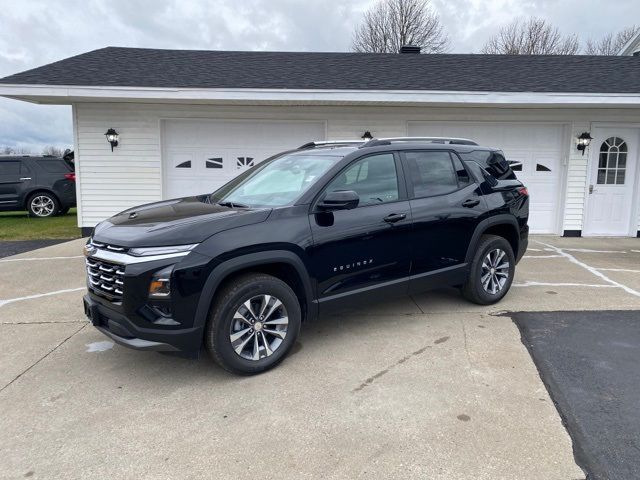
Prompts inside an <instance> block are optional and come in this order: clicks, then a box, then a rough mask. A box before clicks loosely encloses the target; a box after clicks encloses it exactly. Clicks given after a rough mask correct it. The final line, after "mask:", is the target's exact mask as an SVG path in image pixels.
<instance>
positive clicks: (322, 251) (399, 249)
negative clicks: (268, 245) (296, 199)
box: [309, 152, 411, 311]
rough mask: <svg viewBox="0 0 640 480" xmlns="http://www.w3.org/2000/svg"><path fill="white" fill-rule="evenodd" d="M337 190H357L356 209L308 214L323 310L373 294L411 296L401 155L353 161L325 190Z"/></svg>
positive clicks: (312, 262) (407, 212)
mask: <svg viewBox="0 0 640 480" xmlns="http://www.w3.org/2000/svg"><path fill="white" fill-rule="evenodd" d="M334 190H353V191H355V192H356V193H357V194H358V195H359V197H360V203H359V206H358V207H357V208H355V209H352V210H338V211H333V212H320V211H317V210H313V211H312V213H311V214H310V216H309V222H310V225H311V231H312V234H313V247H312V248H311V249H310V250H309V257H310V266H311V271H312V275H313V277H314V278H315V279H316V281H317V289H318V297H319V300H320V303H321V305H322V307H321V308H322V309H323V311H325V309H326V308H328V306H331V307H338V306H341V305H343V304H344V303H345V302H346V303H347V304H348V305H349V306H353V305H354V302H355V301H357V300H363V299H366V298H368V297H369V295H370V294H373V295H380V294H381V293H384V294H406V292H407V284H408V277H409V267H410V254H409V236H410V233H411V215H410V209H409V202H408V201H407V199H406V189H405V187H404V181H403V179H402V173H401V165H400V161H399V158H398V157H397V155H395V154H394V153H392V152H384V153H377V154H372V155H369V156H366V157H364V158H361V159H358V160H356V161H354V162H353V163H351V164H350V165H349V166H348V167H346V168H345V169H344V170H343V171H342V172H341V173H339V174H338V176H337V177H336V178H334V179H333V180H332V181H331V182H330V183H329V185H328V186H327V187H326V188H325V190H324V192H323V194H324V193H326V192H329V191H334ZM323 194H321V196H320V198H322V195H323ZM380 287H384V288H383V289H380ZM374 292H375V293H374Z"/></svg>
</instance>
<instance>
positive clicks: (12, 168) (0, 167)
mask: <svg viewBox="0 0 640 480" xmlns="http://www.w3.org/2000/svg"><path fill="white" fill-rule="evenodd" d="M19 173H20V162H16V161H11V162H0V175H18V174H19Z"/></svg>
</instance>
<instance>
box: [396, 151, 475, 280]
mask: <svg viewBox="0 0 640 480" xmlns="http://www.w3.org/2000/svg"><path fill="white" fill-rule="evenodd" d="M402 161H403V167H404V171H405V172H406V176H407V189H408V193H409V197H410V205H411V214H412V217H413V232H412V235H411V251H412V256H413V262H412V267H411V290H412V291H421V290H424V289H426V288H431V287H433V286H434V285H437V284H438V283H442V284H444V285H447V284H451V283H455V282H457V281H459V280H462V279H464V276H465V274H466V263H465V257H466V254H467V249H468V247H469V243H470V242H471V237H472V236H473V233H474V231H475V229H476V226H477V225H478V223H479V222H480V221H481V217H482V215H483V214H484V213H485V212H486V211H487V208H486V204H485V201H484V199H483V197H482V196H481V194H480V190H479V186H478V185H477V184H476V183H475V181H474V180H473V177H471V175H470V174H469V172H467V170H466V169H465V167H464V165H463V164H462V161H461V160H460V158H458V156H457V155H456V154H455V153H453V152H449V151H446V150H443V151H435V150H427V151H415V150H414V151H406V152H403V153H402Z"/></svg>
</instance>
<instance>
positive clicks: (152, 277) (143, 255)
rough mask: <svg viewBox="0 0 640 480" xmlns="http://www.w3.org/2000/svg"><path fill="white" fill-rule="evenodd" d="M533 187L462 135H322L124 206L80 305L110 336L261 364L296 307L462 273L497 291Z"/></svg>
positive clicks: (490, 298) (96, 241)
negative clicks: (213, 183)
mask: <svg viewBox="0 0 640 480" xmlns="http://www.w3.org/2000/svg"><path fill="white" fill-rule="evenodd" d="M528 212H529V197H528V193H527V189H526V188H525V187H524V186H523V185H522V183H520V182H519V181H518V180H517V179H516V178H515V175H514V174H513V171H512V170H511V168H510V167H509V163H508V162H507V161H506V160H505V159H504V156H503V155H502V152H500V151H499V150H495V149H489V148H484V147H479V146H477V145H475V144H474V143H473V142H471V141H469V140H463V139H416V138H409V139H374V140H371V141H369V142H367V143H363V142H353V143H352V142H334V143H331V142H318V143H310V144H307V145H303V146H302V147H300V148H299V149H297V150H294V151H288V152H285V153H282V154H279V155H276V156H274V157H271V158H269V159H267V160H265V161H264V162H262V163H260V164H259V165H257V166H255V167H253V168H252V169H250V170H248V171H247V172H245V173H244V174H242V175H240V176H239V177H237V178H235V179H234V180H232V181H231V182H229V183H227V184H226V185H225V186H223V187H222V188H220V189H219V190H217V191H216V192H214V193H213V194H207V195H201V196H196V197H189V198H181V199H175V200H167V201H163V202H158V203H153V204H149V205H143V206H140V207H135V208H132V209H129V210H126V211H124V212H122V213H119V214H118V215H115V216H113V217H112V218H110V219H108V220H106V221H104V222H102V223H100V224H99V225H97V226H96V227H95V229H94V232H93V235H92V237H91V238H90V239H89V242H88V243H87V246H86V252H85V253H86V256H87V260H86V263H87V273H88V280H87V286H88V290H89V291H88V294H87V295H86V296H85V298H84V307H85V312H86V314H87V316H88V317H89V318H90V319H91V321H92V322H93V324H94V325H95V326H96V327H97V328H98V329H99V330H100V331H102V332H103V333H105V334H106V335H108V336H109V337H111V338H112V339H113V340H114V341H116V342H117V343H120V344H122V345H126V346H129V347H133V348H137V349H143V350H159V351H181V352H191V353H194V354H195V353H196V352H199V350H200V348H201V346H202V345H203V344H204V346H205V347H206V348H207V350H208V351H209V352H210V354H211V355H212V357H213V358H214V359H215V360H216V361H217V362H218V363H219V364H220V365H221V366H223V367H224V368H226V369H227V370H229V371H232V372H235V373H240V374H252V373H258V372H262V371H264V370H266V369H268V368H270V367H273V366H274V365H276V364H277V363H278V362H279V361H281V360H282V359H283V358H284V356H285V355H286V354H287V352H288V351H289V350H290V349H291V347H292V345H293V344H294V341H295V340H296V337H297V335H298V332H299V329H300V324H301V322H302V321H304V320H311V319H314V318H316V317H317V316H318V315H319V313H325V312H327V311H328V310H330V309H335V308H340V307H344V306H349V307H352V306H354V305H356V304H357V303H358V302H371V301H372V300H379V299H380V298H384V297H385V296H392V295H406V294H407V293H411V292H416V291H424V290H427V289H431V288H437V287H443V286H457V287H459V288H460V289H461V291H462V294H463V295H464V296H465V297H466V298H467V299H469V300H471V301H472V302H475V303H478V304H490V303H494V302H497V301H498V300H500V299H501V298H502V297H503V296H504V295H505V294H506V293H507V291H508V290H509V287H510V286H511V282H512V280H513V276H514V269H515V265H516V263H517V262H518V260H519V259H520V258H521V257H522V255H523V253H524V251H525V250H526V248H527V241H528V226H527V219H528Z"/></svg>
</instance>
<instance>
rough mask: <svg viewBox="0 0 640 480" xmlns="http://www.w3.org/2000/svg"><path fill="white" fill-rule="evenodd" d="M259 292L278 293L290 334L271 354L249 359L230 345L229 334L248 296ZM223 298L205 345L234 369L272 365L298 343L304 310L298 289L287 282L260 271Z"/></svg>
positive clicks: (254, 370)
mask: <svg viewBox="0 0 640 480" xmlns="http://www.w3.org/2000/svg"><path fill="white" fill-rule="evenodd" d="M257 295H272V296H275V297H277V298H278V299H279V300H280V301H281V302H282V303H283V304H284V307H285V308H286V310H287V317H288V319H289V325H288V327H287V335H286V336H285V338H284V340H283V342H282V343H281V344H280V346H279V347H278V349H277V350H276V351H275V352H274V353H273V354H272V355H270V356H268V357H264V358H261V359H260V360H255V361H254V360H247V359H245V358H242V357H241V356H240V355H238V354H237V353H236V352H235V350H234V349H233V348H232V346H231V342H230V340H229V334H230V332H231V323H232V321H233V315H234V314H235V312H236V310H237V309H238V308H239V307H240V305H242V303H244V302H245V301H247V300H248V299H250V298H252V297H255V296H257ZM221 300H222V301H221V302H220V303H218V304H217V305H216V307H214V311H213V312H212V317H211V319H210V325H209V328H208V331H207V338H206V347H207V348H208V349H209V350H210V351H211V350H213V352H212V353H213V354H214V359H215V360H216V361H218V362H219V363H221V364H222V366H223V367H224V368H225V369H227V370H229V371H231V372H234V373H239V374H244V375H251V374H255V373H260V372H263V371H266V370H268V369H270V368H273V367H274V366H276V365H277V364H278V363H280V362H281V361H282V360H283V359H284V358H285V357H286V355H287V353H288V352H289V350H291V347H293V344H294V343H295V341H296V339H297V337H298V333H299V331H300V324H301V311H300V305H299V302H298V299H297V297H296V296H295V293H294V292H293V291H292V290H291V289H290V288H289V287H288V285H286V284H285V283H284V282H282V281H280V280H278V279H276V278H273V277H267V276H265V275H261V276H259V277H256V278H255V279H251V278H248V279H247V280H246V281H244V282H242V284H241V285H240V286H239V288H237V289H233V290H232V291H231V293H230V295H223V298H222V299H221Z"/></svg>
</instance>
